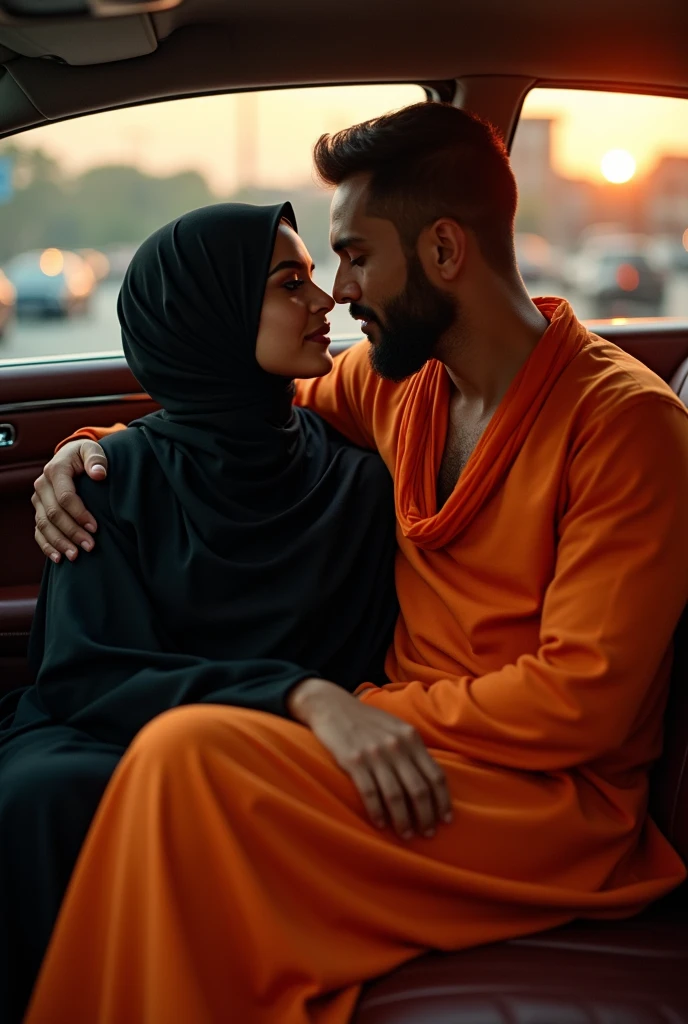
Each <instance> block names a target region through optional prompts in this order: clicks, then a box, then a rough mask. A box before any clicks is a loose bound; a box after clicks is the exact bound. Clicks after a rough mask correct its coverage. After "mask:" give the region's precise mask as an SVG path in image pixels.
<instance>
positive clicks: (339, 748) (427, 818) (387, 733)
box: [288, 678, 452, 839]
mask: <svg viewBox="0 0 688 1024" xmlns="http://www.w3.org/2000/svg"><path fill="white" fill-rule="evenodd" d="M288 705H289V711H290V713H291V714H292V715H293V717H294V718H295V719H296V720H297V721H299V722H302V723H303V724H304V725H307V726H308V727H309V728H310V729H311V731H312V732H313V733H314V734H315V735H316V736H317V737H318V739H319V740H320V742H321V743H322V745H323V746H324V747H325V748H326V749H327V750H329V752H330V753H331V754H332V756H333V757H334V759H335V761H336V762H337V764H338V765H339V767H340V768H342V769H343V770H344V771H345V772H346V773H347V774H348V775H349V776H350V777H351V779H352V781H353V783H354V785H355V786H356V788H357V789H358V791H359V793H360V794H361V797H362V799H363V803H364V804H365V808H366V811H367V812H368V815H369V817H370V820H371V821H372V822H373V824H374V825H377V827H378V828H384V826H385V825H387V824H388V823H390V824H391V825H392V827H393V828H394V829H395V831H396V833H397V835H399V836H401V838H402V839H410V838H411V837H412V836H413V834H414V832H415V831H417V832H419V833H420V834H422V835H424V836H427V837H428V838H429V837H430V836H433V835H434V833H435V827H436V825H437V824H438V823H439V822H440V821H445V822H450V821H451V808H452V804H451V797H450V795H449V790H448V788H447V781H446V778H445V775H444V772H443V770H442V768H441V767H440V766H439V765H438V764H437V762H436V761H435V760H434V759H433V758H432V757H431V756H430V754H429V753H428V751H427V749H426V747H425V744H424V743H423V741H422V739H421V738H420V736H419V735H418V733H417V732H416V730H415V729H414V728H413V726H411V725H409V724H408V723H407V722H404V721H402V719H400V718H397V717H396V716H394V715H390V714H388V713H387V712H386V711H381V710H380V709H379V708H373V707H369V706H368V705H366V704H361V702H360V701H358V700H357V699H356V698H355V697H353V696H352V695H351V694H350V693H348V692H347V691H346V690H343V689H341V687H339V686H336V685H335V684H334V683H331V682H328V681H327V680H326V679H315V678H310V679H304V680H303V682H301V683H299V684H298V686H296V687H294V689H293V690H292V692H291V694H290V696H289V699H288Z"/></svg>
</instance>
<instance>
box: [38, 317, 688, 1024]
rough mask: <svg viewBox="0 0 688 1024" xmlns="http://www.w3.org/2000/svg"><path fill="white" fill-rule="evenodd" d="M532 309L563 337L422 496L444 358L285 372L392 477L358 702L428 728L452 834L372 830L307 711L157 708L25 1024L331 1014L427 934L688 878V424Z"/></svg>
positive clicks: (435, 435) (606, 355)
mask: <svg viewBox="0 0 688 1024" xmlns="http://www.w3.org/2000/svg"><path fill="white" fill-rule="evenodd" d="M538 305H539V307H540V309H541V311H542V312H543V313H544V314H545V315H546V316H547V317H548V319H550V321H551V323H550V327H549V329H548V330H547V331H546V333H545V335H544V336H543V338H542V339H541V341H540V342H539V344H538V345H537V347H536V348H535V350H534V351H533V353H532V355H531V356H530V358H529V359H528V361H527V363H526V364H525V365H524V367H523V369H522V370H521V371H520V373H519V374H518V376H517V377H516V378H515V380H514V381H513V383H512V385H511V387H510V389H509V391H508V393H507V394H506V396H505V398H504V400H503V401H502V403H501V405H500V407H499V409H498V411H497V413H496V414H495V416H494V417H493V419H492V421H491V422H490V424H489V426H488V428H487V430H486V431H485V433H484V435H483V437H482V438H481V440H480V442H479V444H478V446H477V448H476V450H475V452H474V453H473V455H472V457H471V459H470V461H469V463H468V464H467V466H466V469H465V470H464V472H463V474H462V476H461V478H460V480H459V482H458V484H457V486H456V488H455V490H454V493H453V494H452V495H451V497H450V498H449V500H448V501H447V503H446V504H445V505H444V507H443V508H442V509H440V510H439V511H437V508H436V497H435V484H436V477H437V471H438V468H439V463H440V460H441V456H442V451H443V446H444V441H445V435H446V429H447V421H448V400H449V394H450V386H449V380H448V377H447V374H446V372H445V370H444V368H443V366H442V365H441V364H439V363H436V362H430V363H429V364H427V365H426V367H425V368H424V369H423V370H422V371H421V372H420V373H419V374H416V375H415V376H414V377H412V378H410V379H409V380H407V381H405V382H403V383H401V384H394V383H391V382H387V381H382V380H380V379H379V378H377V377H376V376H375V375H374V374H373V373H372V371H371V370H370V368H369V365H368V360H367V342H366V343H362V344H361V345H358V346H355V347H353V348H352V349H350V350H348V351H347V352H345V353H344V354H343V355H342V356H341V357H340V358H339V359H337V361H336V365H335V369H334V370H333V371H332V372H331V373H330V374H329V375H328V376H327V377H325V378H321V379H318V380H315V381H311V382H308V383H306V384H302V385H301V386H300V388H299V401H301V402H307V403H308V404H310V405H311V406H312V407H313V408H315V409H316V410H317V411H318V412H320V413H321V414H322V415H323V416H324V417H325V418H326V419H328V420H329V421H330V422H332V423H333V424H334V425H335V426H336V427H338V428H339V429H340V430H341V431H343V432H344V433H345V434H347V435H348V436H349V437H350V438H351V439H352V440H354V441H356V442H358V443H359V444H366V445H369V446H375V447H377V448H378V449H379V451H380V453H381V455H382V457H383V458H384V459H385V461H386V463H387V465H388V466H389V467H390V470H391V472H393V474H394V478H395V487H396V504H397V515H398V520H399V529H398V539H399V555H398V566H397V590H398V595H399V600H400V606H401V612H400V616H399V621H398V625H397V629H396V634H395V639H394V644H393V648H392V650H391V651H390V654H389V656H388V661H387V675H388V677H389V679H390V680H391V683H390V684H389V685H387V686H385V687H383V688H381V689H380V688H376V687H372V686H368V687H367V688H366V689H365V690H364V691H362V693H361V699H362V700H364V701H365V702H367V703H372V704H375V705H376V706H378V707H381V708H384V709H386V710H388V711H389V712H391V713H392V714H395V715H398V716H399V717H401V718H404V719H406V720H407V721H409V722H411V723H412V724H413V725H414V726H415V727H416V728H417V729H418V731H419V732H420V734H421V736H422V737H423V739H424V740H425V742H426V744H427V745H428V747H429V748H430V750H431V753H432V754H433V756H434V757H435V758H436V759H437V760H438V761H439V762H440V763H441V764H442V766H443V767H444V769H445V772H446V774H447V778H448V781H449V787H450V790H451V793H452V798H453V805H454V821H453V823H452V824H451V825H444V824H443V825H441V826H440V827H439V829H438V831H437V834H436V836H435V837H434V838H433V839H424V838H416V839H413V840H411V841H410V842H408V843H404V842H403V841H401V840H397V839H396V838H395V837H394V836H393V835H392V834H391V832H390V831H389V830H385V831H382V832H380V831H378V830H376V829H375V828H374V827H373V826H372V825H370V824H369V823H368V821H367V819H366V817H365V815H364V812H363V808H362V804H361V801H360V799H359V797H358V794H357V792H356V790H355V789H354V787H353V785H352V783H351V782H350V781H349V779H348V777H347V776H346V775H345V774H344V773H343V772H342V771H341V770H340V769H339V768H338V767H337V766H336V765H335V763H334V761H333V760H332V758H331V757H330V756H329V754H328V753H327V752H326V751H325V750H324V749H323V748H322V746H321V745H320V744H319V742H318V741H317V740H316V739H315V737H314V736H313V735H312V734H311V733H310V732H309V731H308V730H307V729H305V728H304V727H303V726H300V725H298V724H296V723H292V722H289V721H286V720H282V719H278V718H274V717H272V716H269V715H265V714H261V713H260V712H253V711H244V710H241V709H234V708H225V707H222V708H221V707H212V706H207V707H193V706H192V707H186V708H180V709H175V710H174V711H171V712H167V713H166V714H164V715H162V716H160V717H159V718H157V719H155V720H154V721H153V722H151V723H150V724H149V725H148V726H146V727H145V728H144V729H143V730H142V731H141V733H139V735H138V736H137V738H136V739H135V741H134V743H133V744H132V746H131V747H130V749H129V751H128V753H127V755H126V756H125V757H124V759H123V760H122V762H121V764H120V766H119V768H118V769H117V771H116V773H115V775H114V777H113V780H112V782H111V784H110V786H109V788H108V791H107V793H106V795H105V797H104V799H103V802H102V804H101V807H100V809H99V811H98V813H97V815H96V818H95V821H94V824H93V827H92V829H91V832H90V833H89V837H88V839H87V841H86V844H85V847H84V850H83V852H82V855H81V858H80V861H79V863H78V865H77V868H76V871H75V874H74V877H73V880H72V883H71V885H70V889H69V891H68V893H67V896H66V899H65V903H64V906H63V910H62V912H61V915H60V918H59V921H58V924H57V927H56V930H55V934H54V937H53V940H52V942H51V945H50V948H49V951H48V954H47V956H46V960H45V963H44V966H43V969H42V972H41V975H40V978H39V982H38V984H37V986H36V990H35V992H34V998H33V1001H32V1004H31V1008H30V1011H29V1014H28V1016H27V1018H26V1021H27V1024H82V1022H83V1024H120V1022H123V1021H126V1022H127V1024H144V1022H145V1024H159V1022H161V1021H170V1022H173V1021H177V1020H178V1021H180V1022H181V1021H187V1020H189V1021H191V1020H193V1021H194V1024H219V1022H221V1021H225V1020H241V1021H247V1022H248V1024H275V1022H276V1021H279V1022H280V1024H307V1022H314V1024H344V1022H345V1021H347V1020H348V1019H349V1017H350V1014H351V1012H352V1009H353V1007H354V1005H355V1002H356V999H357V997H358V993H359V991H360V985H361V982H363V981H364V980H366V979H368V978H371V977H374V976H376V975H378V974H380V973H382V972H384V971H386V970H388V969H390V968H392V967H393V966H395V965H397V964H399V963H401V962H403V961H404V960H406V959H408V958H410V957H412V956H414V955H416V954H417V953H420V952H422V951H423V950H424V949H427V948H431V947H436V948H439V949H460V948H464V947H466V946H471V945H476V944H479V943H484V942H490V941H494V940H499V939H504V938H508V937H511V936H515V935H519V934H526V933H528V932H533V931H537V930H540V929H543V928H547V927H552V926H555V925H557V924H560V923H563V922H565V921H567V920H570V919H572V918H574V917H577V916H587V917H615V916H618V917H620V916H625V915H630V914H633V913H635V912H637V911H638V910H640V909H641V908H642V907H643V906H644V905H646V904H647V903H648V902H650V901H651V900H653V899H656V898H657V897H659V896H661V895H663V894H664V893H666V892H668V891H669V890H670V889H671V888H673V887H674V886H676V885H678V884H679V883H680V882H681V881H682V880H683V879H684V877H685V869H684V867H683V865H682V863H681V861H680V859H679V857H678V856H677V854H676V853H675V852H674V851H673V849H672V848H671V846H670V845H669V843H668V842H667V841H666V839H665V838H664V837H663V836H662V835H661V833H660V832H659V830H658V829H657V827H656V826H655V824H654V823H653V822H652V821H651V820H650V819H649V818H648V817H647V797H648V780H647V772H648V766H649V765H650V764H651V763H652V761H653V760H655V759H656V758H657V757H658V755H659V753H660V750H661V731H662V715H663V710H664V706H665V700H666V694H667V681H668V673H669V668H670V662H671V651H670V647H671V635H672V632H673V629H674V627H675V625H676V622H677V620H678V617H679V615H680V612H681V610H682V608H683V606H684V604H685V602H686V599H687V598H688V532H687V531H686V529H685V513H686V508H687V507H688V471H687V467H688V415H687V414H686V410H685V409H684V407H683V406H682V404H681V403H680V402H679V400H678V399H677V398H676V397H675V396H674V395H673V393H672V392H671V390H670V389H669V388H668V387H667V386H666V385H665V384H664V383H663V382H662V381H660V380H659V379H658V378H657V377H656V376H655V375H654V374H653V373H651V371H649V370H648V369H647V368H645V367H644V366H643V365H642V364H640V363H638V362H637V361H636V360H634V359H633V358H632V357H630V356H628V355H626V354H625V353H623V352H622V351H620V350H619V349H617V348H616V347H615V346H614V345H611V344H609V343H608V342H606V341H603V340H602V339H600V338H597V337H595V336H594V335H591V334H589V333H588V332H587V331H586V330H585V329H584V328H583V327H582V326H581V325H580V324H579V323H578V321H576V319H575V317H574V315H573V312H572V310H571V308H570V306H569V305H568V304H567V303H565V302H562V301H561V300H553V299H544V300H538ZM99 433H100V434H102V432H91V436H98V434H99Z"/></svg>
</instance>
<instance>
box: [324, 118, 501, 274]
mask: <svg viewBox="0 0 688 1024" xmlns="http://www.w3.org/2000/svg"><path fill="white" fill-rule="evenodd" d="M314 159H315V167H316V170H317V173H318V176H319V178H320V180H321V181H322V182H323V183H324V184H325V185H328V186H337V185H341V183H342V182H343V181H346V180H347V179H348V178H350V177H351V176H352V175H354V174H361V173H365V174H370V194H369V201H368V207H367V212H368V213H369V214H370V215H371V216H374V217H384V218H385V219H387V220H391V221H392V222H393V223H394V224H395V225H396V227H397V230H398V231H399V234H400V236H401V240H402V243H403V245H404V247H405V249H406V250H407V252H413V251H415V246H416V242H417V240H418V235H419V234H420V232H421V231H422V230H423V228H425V227H427V226H428V225H430V224H432V223H433V222H434V221H436V220H437V219H438V218H440V217H450V218H452V220H455V221H457V222H458V223H459V224H461V225H462V226H463V227H466V228H470V229H471V230H472V231H473V232H474V233H475V236H476V239H477V241H478V244H479V246H480V249H481V252H482V254H483V256H484V258H485V260H486V261H487V262H488V263H489V264H490V265H491V266H492V267H493V268H494V269H495V270H498V271H500V272H510V271H513V270H514V267H515V265H516V258H515V255H514V237H513V232H514V216H515V214H516V200H517V190H516V180H515V178H514V175H513V171H512V170H511V165H510V163H509V156H508V153H507V151H506V148H505V146H504V143H503V142H502V139H501V137H500V136H499V135H498V134H497V131H496V129H494V128H493V127H492V126H491V125H489V124H487V123H486V122H484V121H481V120H480V119H479V118H477V117H474V116H473V115H471V114H467V113H466V112H465V111H463V110H459V109H458V108H457V107H453V106H451V105H450V104H448V103H428V102H426V103H416V104H414V105H413V106H411V107H404V108H403V109H402V110H397V111H394V112H393V113H391V114H384V115H383V116H382V117H375V118H372V119H371V120H370V121H363V122H362V123H361V124H356V125H353V127H351V128H345V129H344V130H343V131H341V132H337V133H336V134H335V135H321V137H320V138H319V139H318V141H317V142H316V144H315V149H314Z"/></svg>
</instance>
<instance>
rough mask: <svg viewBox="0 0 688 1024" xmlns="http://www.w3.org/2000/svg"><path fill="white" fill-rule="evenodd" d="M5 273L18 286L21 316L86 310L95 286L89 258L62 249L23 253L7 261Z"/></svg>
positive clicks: (18, 302) (68, 313) (66, 314)
mask: <svg viewBox="0 0 688 1024" xmlns="http://www.w3.org/2000/svg"><path fill="white" fill-rule="evenodd" d="M5 273H6V274H7V277H8V278H9V279H10V281H11V282H12V284H13V285H14V288H15V290H16V293H17V300H16V302H17V315H18V316H20V317H23V316H27V317H29V316H36V317H40V316H71V315H72V314H75V313H85V312H86V311H87V310H88V305H89V300H90V298H91V296H92V294H93V292H94V290H95V287H96V277H95V274H94V272H93V270H92V268H91V267H90V266H89V264H88V263H87V262H86V260H84V259H82V257H81V256H77V254H76V253H75V252H67V251H64V250H62V249H43V250H39V251H36V252H25V253H21V254H20V255H19V256H15V257H14V259H12V260H10V261H9V262H8V263H7V264H6V265H5Z"/></svg>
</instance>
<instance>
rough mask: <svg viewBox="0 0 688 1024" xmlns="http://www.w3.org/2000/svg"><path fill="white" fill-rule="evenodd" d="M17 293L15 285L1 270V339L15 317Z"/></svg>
mask: <svg viewBox="0 0 688 1024" xmlns="http://www.w3.org/2000/svg"><path fill="white" fill-rule="evenodd" d="M16 299H17V293H16V290H15V287H14V285H13V284H12V282H11V281H9V280H8V279H7V277H6V276H5V275H4V274H3V272H2V270H0V338H2V336H3V334H4V333H5V330H6V328H7V325H8V324H9V322H10V320H11V319H12V317H13V316H14V313H15V308H16Z"/></svg>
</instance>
